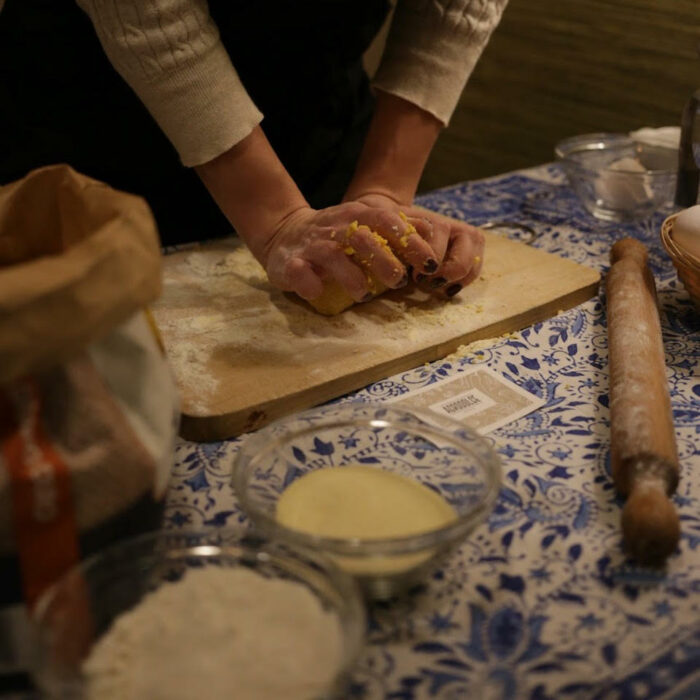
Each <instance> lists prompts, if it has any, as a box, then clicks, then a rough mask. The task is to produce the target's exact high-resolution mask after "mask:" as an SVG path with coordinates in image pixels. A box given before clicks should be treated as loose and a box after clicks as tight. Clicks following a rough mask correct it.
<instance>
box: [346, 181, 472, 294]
mask: <svg viewBox="0 0 700 700" xmlns="http://www.w3.org/2000/svg"><path fill="white" fill-rule="evenodd" d="M355 200H356V201H359V202H362V203H364V204H367V205H368V206H371V207H379V208H383V209H388V210H389V211H391V212H394V213H398V212H402V213H403V214H405V216H406V217H407V219H408V221H409V223H411V224H413V226H414V227H415V228H416V231H417V232H418V234H419V235H420V236H421V238H423V240H425V241H426V243H428V244H429V245H430V247H431V248H432V250H433V253H434V257H435V259H436V260H437V261H438V263H439V264H438V267H437V269H436V270H435V271H434V272H432V273H429V274H428V273H426V272H425V271H424V270H419V269H415V268H414V269H413V271H412V276H413V279H414V281H415V282H416V283H417V284H418V285H419V286H420V287H421V288H422V289H425V290H427V291H430V292H431V293H433V294H436V295H437V296H441V297H445V298H450V297H453V296H455V295H456V294H458V293H459V292H460V291H462V289H463V288H464V287H466V286H467V285H468V284H470V283H471V282H473V281H474V280H475V279H476V278H477V277H478V276H479V273H480V272H481V266H482V264H483V258H484V236H483V234H482V233H481V231H479V229H477V228H475V227H474V226H472V225H470V224H468V223H466V222H464V221H457V220H456V219H450V218H448V217H446V216H443V215H442V214H437V213H436V212H432V211H429V210H428V209H423V208H422V207H417V206H415V205H413V204H410V205H403V204H401V203H400V202H399V201H397V200H396V199H394V198H393V197H391V196H390V195H388V194H383V193H377V192H369V193H366V194H360V195H359V196H357V197H356V198H355Z"/></svg>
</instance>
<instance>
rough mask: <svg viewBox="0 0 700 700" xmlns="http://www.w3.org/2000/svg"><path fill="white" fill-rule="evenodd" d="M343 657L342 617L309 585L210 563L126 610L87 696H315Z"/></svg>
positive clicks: (98, 653)
mask: <svg viewBox="0 0 700 700" xmlns="http://www.w3.org/2000/svg"><path fill="white" fill-rule="evenodd" d="M341 660H342V637H341V632H340V623H339V620H338V618H337V617H336V616H335V615H334V614H333V613H330V612H326V611H325V610H323V608H322V607H321V604H320V603H319V601H318V600H317V599H316V598H315V597H314V595H313V594H312V593H311V592H310V591H309V590H308V589H307V588H306V587H305V586H303V585H302V584H299V583H294V582H291V581H284V580H279V579H268V578H265V577H263V576H261V575H260V574H256V573H254V572H252V571H250V570H248V569H244V568H240V569H228V568H222V567H218V566H210V567H206V568H203V569H191V570H190V571H188V572H187V574H186V575H185V576H184V577H183V578H182V579H180V580H179V581H177V582H176V583H165V584H163V585H162V586H161V587H160V588H158V589H157V590H156V591H154V592H153V593H150V594H148V595H147V596H146V597H145V598H144V599H143V601H142V602H141V603H140V604H139V605H138V606H136V607H135V608H134V609H132V610H130V611H128V612H126V613H124V614H122V615H121V616H119V617H118V618H117V619H116V621H115V622H114V624H113V625H112V627H111V628H110V629H109V630H108V631H107V633H106V634H105V635H104V636H103V637H102V638H101V639H100V640H99V642H98V643H97V644H96V645H95V647H94V649H93V650H92V653H91V654H90V656H89V657H88V659H87V660H86V662H85V664H84V666H83V671H84V673H85V677H86V680H87V691H88V692H87V695H86V698H87V700H97V699H99V700H166V699H167V700H192V698H201V697H207V698H216V699H218V698H236V700H268V699H269V700H280V699H281V698H284V699H285V700H308V698H313V697H317V696H319V695H321V694H322V693H323V691H325V690H327V689H328V687H329V685H330V684H331V683H332V682H333V679H334V677H335V674H336V672H337V671H338V669H339V668H340V664H341Z"/></svg>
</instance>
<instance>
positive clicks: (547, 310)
mask: <svg viewBox="0 0 700 700" xmlns="http://www.w3.org/2000/svg"><path fill="white" fill-rule="evenodd" d="M599 284H600V275H599V274H598V275H597V276H596V278H595V279H594V280H593V281H591V282H590V283H588V284H586V285H585V286H583V287H580V288H578V289H575V290H573V291H571V292H568V293H567V294H565V295H563V296H561V297H558V298H556V299H553V300H552V301H551V302H549V303H547V304H546V305H543V306H541V307H539V308H536V309H528V310H527V311H524V312H522V313H520V314H517V315H516V316H511V317H509V318H508V319H504V320H501V321H497V322H495V323H492V324H491V325H489V326H484V327H483V328H480V329H479V330H478V331H471V332H470V333H469V334H468V340H465V338H466V337H465V336H461V337H457V338H453V339H451V340H450V341H448V342H442V343H438V344H436V345H432V346H428V347H426V348H424V349H423V350H421V351H420V352H417V353H414V354H412V355H410V356H408V357H400V358H394V359H391V360H388V361H387V362H384V363H382V364H379V365H377V366H376V367H373V368H371V371H369V372H368V371H367V370H362V371H361V372H355V373H353V374H349V375H346V376H344V377H338V378H337V379H334V380H330V381H329V382H327V383H326V384H325V386H324V390H323V391H322V392H321V393H319V387H318V386H312V387H309V389H303V390H301V391H298V392H296V393H294V394H291V395H290V396H288V397H287V398H286V399H285V401H284V402H282V403H280V402H279V401H277V400H273V401H269V402H265V403H262V404H259V405H258V406H256V407H255V408H251V407H246V408H243V409H239V410H236V411H234V412H232V413H226V414H221V415H218V416H190V415H187V414H183V415H182V420H181V423H180V436H181V437H182V438H184V439H185V440H191V441H193V442H215V441H219V440H227V439H231V438H234V437H238V436H239V435H242V434H244V433H249V432H252V431H255V430H258V429H259V428H262V427H264V426H265V425H268V424H269V423H271V422H272V421H274V420H277V419H278V418H282V417H284V416H286V415H289V414H291V413H294V412H296V411H302V410H305V409H307V408H312V407H313V406H318V405H320V404H323V403H326V402H327V401H331V400H332V399H336V398H338V397H340V396H344V395H346V394H348V393H350V392H352V391H357V390H358V389H362V388H363V387H365V386H368V385H369V384H372V383H373V382H377V381H380V380H381V379H386V377H389V376H391V375H393V374H397V373H399V372H405V371H407V370H409V369H412V368H414V367H418V366H419V365H421V364H425V363H426V362H434V361H435V360H439V359H442V358H444V357H446V356H447V355H449V354H450V353H452V352H455V351H456V350H457V348H459V347H460V346H461V345H464V344H465V343H466V342H469V343H471V342H474V341H477V340H484V339H486V338H494V337H498V336H500V335H503V334H504V333H506V332H508V331H510V332H514V331H513V329H514V328H515V329H516V330H522V329H523V328H527V327H529V326H531V325H533V324H535V323H540V322H541V321H545V320H547V319H548V318H551V317H552V315H554V314H556V313H557V312H558V311H567V310H569V309H572V308H574V307H575V306H578V305H579V304H582V303H583V302H585V301H588V300H589V299H591V298H592V297H594V296H595V295H596V294H597V293H598V287H599ZM360 375H361V377H360ZM312 396H313V400H312Z"/></svg>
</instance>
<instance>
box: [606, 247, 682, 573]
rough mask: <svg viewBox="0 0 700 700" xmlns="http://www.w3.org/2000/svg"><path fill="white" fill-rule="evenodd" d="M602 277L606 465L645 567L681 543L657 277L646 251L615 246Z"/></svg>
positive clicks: (627, 537)
mask: <svg viewBox="0 0 700 700" xmlns="http://www.w3.org/2000/svg"><path fill="white" fill-rule="evenodd" d="M610 259H611V262H612V266H611V268H610V271H609V273H608V276H607V279H606V296H607V312H608V347H609V357H610V413H611V416H610V422H611V428H610V432H611V467H612V474H613V481H614V482H615V486H616V488H617V489H618V491H619V492H620V493H621V494H622V495H624V496H627V502H626V503H625V507H624V509H623V512H622V532H623V537H624V541H625V546H626V547H627V549H628V550H629V551H630V553H631V554H632V555H633V556H634V557H635V558H636V559H637V560H638V561H640V563H643V564H650V565H658V564H661V563H663V561H664V560H665V559H666V558H667V557H668V556H669V555H670V554H671V553H672V552H673V551H674V550H675V548H676V546H677V544H678V540H679V538H680V523H679V520H678V514H677V512H676V509H675V508H674V506H673V503H672V502H671V501H670V499H669V496H671V495H672V494H673V492H674V491H675V489H676V486H677V484H678V475H679V467H678V456H677V451H676V441H675V435H674V427H673V416H672V413H671V401H670V397H669V393H668V385H667V381H666V363H665V359H664V349H663V343H662V340H661V324H660V321H659V314H658V309H657V302H656V287H655V284H654V277H653V275H652V274H651V271H650V270H649V268H648V266H647V250H646V247H645V246H644V245H643V244H642V243H640V242H639V241H637V240H635V239H631V238H626V239H624V240H621V241H618V242H617V243H616V244H615V245H614V246H613V248H612V251H611V256H610Z"/></svg>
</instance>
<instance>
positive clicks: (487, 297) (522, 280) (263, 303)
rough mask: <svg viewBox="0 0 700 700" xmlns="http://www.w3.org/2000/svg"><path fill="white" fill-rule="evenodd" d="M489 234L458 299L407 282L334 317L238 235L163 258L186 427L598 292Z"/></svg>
mask: <svg viewBox="0 0 700 700" xmlns="http://www.w3.org/2000/svg"><path fill="white" fill-rule="evenodd" d="M485 235H486V252H485V258H484V260H485V264H484V269H483V272H482V276H481V278H480V279H479V280H478V281H476V282H474V283H473V284H472V285H470V286H469V287H467V288H466V289H464V290H463V291H462V292H461V293H460V294H459V295H458V296H457V297H455V298H454V299H452V300H450V301H448V302H441V301H437V300H435V299H433V298H431V297H429V296H428V295H426V294H424V293H423V292H420V291H417V290H410V289H403V290H400V291H398V292H389V293H387V294H385V295H383V296H381V297H379V298H378V299H375V300H373V301H371V302H369V303H367V304H361V305H357V306H355V307H353V308H352V309H349V310H348V311H345V312H344V313H342V314H340V315H339V316H334V317H326V316H320V315H318V314H317V313H316V312H314V311H312V310H311V308H310V307H309V306H308V305H307V304H306V303H305V302H303V301H301V300H299V299H298V298H297V297H295V296H294V295H290V294H285V293H283V292H280V291H278V290H276V289H274V288H273V287H271V286H270V285H269V284H268V282H267V278H266V276H265V273H264V271H263V269H262V267H261V266H260V265H259V264H258V263H257V262H256V261H255V259H254V258H253V257H252V256H251V254H250V253H249V251H248V250H247V248H246V247H245V246H244V245H242V244H241V243H240V242H239V241H238V240H237V239H234V238H231V239H225V240H222V241H217V242H214V243H209V244H205V245H202V246H198V247H196V248H191V249H187V250H182V251H180V252H177V253H173V254H171V255H168V256H166V258H165V263H164V267H165V269H164V291H163V295H162V297H161V299H160V300H159V301H158V302H157V303H156V304H155V306H154V307H153V315H154V318H155V320H156V323H157V325H158V327H159V329H160V332H161V334H162V337H163V342H164V344H165V348H166V351H167V353H168V356H169V358H170V361H171V363H172V366H173V370H174V372H175V376H176V380H177V382H178V385H179V387H180V390H181V392H182V399H183V421H182V428H181V433H182V435H183V437H185V438H187V439H191V440H197V441H209V440H217V439H223V438H227V437H232V436H235V435H238V434H240V433H244V432H247V431H250V430H254V429H256V428H259V427H261V426H262V425H264V424H266V423H268V422H269V421H271V420H273V419H275V418H279V417H281V416H283V415H287V414H289V413H291V412H294V411H298V410H301V409H304V408H308V407H310V406H314V405H317V404H319V403H323V402H325V401H329V400H330V399H333V398H336V397H338V396H342V395H343V394H345V393H347V392H350V391H353V390H356V389H359V388H361V387H363V386H366V385H367V384H370V383H372V382H375V381H378V380H380V379H383V378H386V377H388V376H390V375H392V374H395V373H398V372H402V371H405V370H408V369H411V368H413V367H417V366H419V365H421V364H423V363H425V362H431V361H433V360H437V359H440V358H442V357H445V356H446V355H448V354H450V353H452V352H455V351H456V350H457V349H458V348H459V347H460V346H461V345H466V344H468V343H470V342H473V341H475V340H480V339H483V338H491V337H495V336H499V335H502V334H504V333H507V332H513V331H517V330H520V329H522V328H525V327H526V326H529V325H531V324H533V323H536V322H538V321H542V320H544V319H546V318H549V317H551V316H553V315H555V314H556V313H557V312H558V311H561V310H565V309H568V308H571V307H572V306H576V305H577V304H580V303H581V302H583V301H585V300H586V299H589V298H590V297H591V296H593V295H594V294H595V293H596V291H597V288H598V283H599V279H600V276H599V274H598V272H596V271H595V270H592V269H590V268H587V267H584V266H582V265H579V264H577V263H574V262H571V261H569V260H565V259H563V258H560V257H557V256H555V255H551V254H549V253H545V252H543V251H541V250H537V249H535V248H532V247H529V246H527V245H525V244H523V243H519V242H516V241H513V240H509V239H507V238H505V237H501V236H498V235H495V234H488V233H486V234H485Z"/></svg>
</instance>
